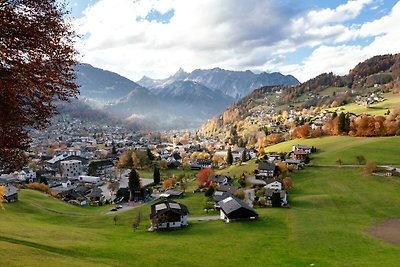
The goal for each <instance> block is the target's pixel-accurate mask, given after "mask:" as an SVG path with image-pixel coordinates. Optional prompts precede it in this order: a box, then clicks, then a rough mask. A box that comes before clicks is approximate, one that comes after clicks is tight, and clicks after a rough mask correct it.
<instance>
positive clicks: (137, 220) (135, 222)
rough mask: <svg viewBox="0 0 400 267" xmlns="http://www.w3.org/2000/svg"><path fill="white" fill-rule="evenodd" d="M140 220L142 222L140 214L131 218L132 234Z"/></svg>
mask: <svg viewBox="0 0 400 267" xmlns="http://www.w3.org/2000/svg"><path fill="white" fill-rule="evenodd" d="M141 220H142V214H141V213H140V212H139V213H138V214H136V215H135V216H134V217H133V219H132V229H133V231H134V232H136V230H137V229H138V227H139V225H140V221H141Z"/></svg>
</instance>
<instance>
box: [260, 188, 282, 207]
mask: <svg viewBox="0 0 400 267" xmlns="http://www.w3.org/2000/svg"><path fill="white" fill-rule="evenodd" d="M265 197H266V199H267V206H271V207H282V206H284V205H286V204H288V200H287V194H286V191H285V190H279V189H272V188H268V189H267V190H266V191H265Z"/></svg>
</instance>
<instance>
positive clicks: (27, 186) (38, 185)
mask: <svg viewBox="0 0 400 267" xmlns="http://www.w3.org/2000/svg"><path fill="white" fill-rule="evenodd" d="M21 188H23V189H24V188H25V189H32V190H36V191H40V192H43V193H46V194H48V195H53V194H52V192H51V190H50V188H49V186H48V185H46V184H41V183H30V184H25V185H22V186H21Z"/></svg>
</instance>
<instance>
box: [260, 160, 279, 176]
mask: <svg viewBox="0 0 400 267" xmlns="http://www.w3.org/2000/svg"><path fill="white" fill-rule="evenodd" d="M258 171H259V173H258V174H257V178H259V177H258V176H260V177H274V172H275V163H272V162H269V161H260V162H259V163H258Z"/></svg>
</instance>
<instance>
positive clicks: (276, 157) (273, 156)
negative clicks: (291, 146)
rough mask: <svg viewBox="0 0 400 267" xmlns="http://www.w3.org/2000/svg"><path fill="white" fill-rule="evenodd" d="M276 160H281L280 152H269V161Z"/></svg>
mask: <svg viewBox="0 0 400 267" xmlns="http://www.w3.org/2000/svg"><path fill="white" fill-rule="evenodd" d="M275 160H281V155H280V154H275V153H269V154H268V161H270V162H273V161H275Z"/></svg>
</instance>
